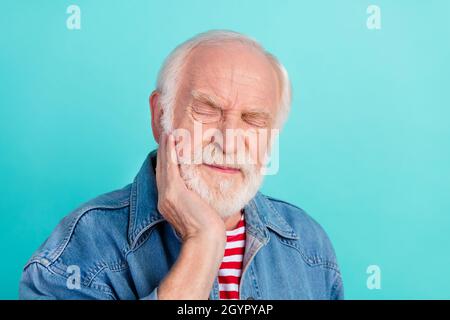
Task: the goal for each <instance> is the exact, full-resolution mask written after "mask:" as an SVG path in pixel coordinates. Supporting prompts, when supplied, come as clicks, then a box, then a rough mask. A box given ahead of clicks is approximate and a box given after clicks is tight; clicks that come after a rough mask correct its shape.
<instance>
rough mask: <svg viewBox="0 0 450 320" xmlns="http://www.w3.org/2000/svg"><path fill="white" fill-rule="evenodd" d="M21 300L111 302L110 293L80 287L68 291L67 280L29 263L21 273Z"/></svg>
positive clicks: (36, 264) (46, 268) (45, 268)
mask: <svg viewBox="0 0 450 320" xmlns="http://www.w3.org/2000/svg"><path fill="white" fill-rule="evenodd" d="M19 299H21V300H113V299H114V297H113V295H112V294H111V293H110V292H107V291H102V290H101V289H98V288H93V287H86V286H81V287H80V288H79V289H69V287H68V286H67V279H66V278H65V277H64V276H62V275H60V274H58V273H55V272H53V271H52V270H51V269H49V268H48V267H45V266H43V265H41V264H39V263H37V262H33V263H30V264H29V265H27V266H26V267H25V269H24V271H23V274H22V278H21V280H20V285H19Z"/></svg>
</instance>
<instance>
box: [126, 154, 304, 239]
mask: <svg viewBox="0 0 450 320" xmlns="http://www.w3.org/2000/svg"><path fill="white" fill-rule="evenodd" d="M156 154H157V150H153V151H152V152H150V153H149V154H148V156H147V158H146V159H145V161H144V163H143V165H142V167H141V169H140V170H139V172H138V174H137V176H136V177H135V179H134V181H133V183H132V186H131V193H130V220H129V224H128V241H129V243H130V246H131V248H134V247H135V246H136V244H137V243H138V241H139V238H140V236H141V235H143V234H144V232H145V231H147V230H149V229H150V228H151V227H153V226H154V225H155V224H157V223H159V222H162V221H164V220H165V219H164V217H163V216H162V215H161V213H160V212H159V211H158V205H157V204H158V190H157V188H156V175H155V169H154V166H155V165H156ZM244 212H245V220H246V228H247V232H249V233H252V234H253V236H255V237H256V238H258V239H259V240H260V241H262V242H267V241H268V237H269V233H268V228H269V229H271V230H273V231H274V232H276V233H278V234H279V235H280V236H283V237H285V238H289V239H298V236H297V234H296V233H295V232H294V230H293V229H292V227H291V226H290V225H289V224H288V222H286V220H285V219H284V218H283V217H282V216H281V215H280V213H279V212H278V211H277V210H276V209H275V207H274V206H273V205H272V203H271V201H270V200H269V199H267V198H266V197H265V196H264V195H263V194H261V193H260V192H258V193H257V194H256V195H255V196H254V197H253V198H252V199H251V200H250V201H249V203H248V204H247V205H246V206H245V207H244Z"/></svg>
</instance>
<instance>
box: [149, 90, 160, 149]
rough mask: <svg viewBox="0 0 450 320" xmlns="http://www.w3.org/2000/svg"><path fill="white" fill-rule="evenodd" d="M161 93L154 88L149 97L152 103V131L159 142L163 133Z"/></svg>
mask: <svg viewBox="0 0 450 320" xmlns="http://www.w3.org/2000/svg"><path fill="white" fill-rule="evenodd" d="M160 96H161V94H160V93H159V92H158V91H156V90H154V91H153V92H152V94H151V95H150V98H149V103H150V113H151V115H152V132H153V138H154V139H155V141H156V143H158V144H159V137H160V136H161V133H162V128H161V116H162V114H163V110H162V109H161V104H160V103H159V98H160Z"/></svg>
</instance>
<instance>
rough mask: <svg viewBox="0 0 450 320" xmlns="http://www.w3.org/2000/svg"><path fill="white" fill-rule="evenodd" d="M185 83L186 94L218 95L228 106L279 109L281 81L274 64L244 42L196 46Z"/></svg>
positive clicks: (183, 79) (188, 63)
mask: <svg viewBox="0 0 450 320" xmlns="http://www.w3.org/2000/svg"><path fill="white" fill-rule="evenodd" d="M182 83H183V84H182V88H183V89H184V90H183V89H182V90H183V91H184V94H185V95H190V94H191V92H192V91H201V92H204V93H206V94H210V95H214V96H215V97H217V98H218V99H219V100H221V103H223V104H225V105H226V107H227V108H240V107H259V108H261V107H264V108H265V109H267V111H269V112H271V113H275V112H276V111H277V109H276V108H277V102H278V97H279V83H278V77H277V74H276V71H275V69H274V66H273V65H272V63H271V62H270V61H269V59H268V58H267V57H266V56H265V55H264V54H263V53H262V52H260V51H258V50H256V49H254V48H250V47H248V46H245V45H243V44H239V43H236V44H235V43H228V44H223V45H209V46H201V47H198V48H196V49H195V50H194V51H193V52H192V53H191V54H190V56H189V57H188V60H187V62H186V65H185V68H184V73H183V78H182ZM180 89H181V88H180Z"/></svg>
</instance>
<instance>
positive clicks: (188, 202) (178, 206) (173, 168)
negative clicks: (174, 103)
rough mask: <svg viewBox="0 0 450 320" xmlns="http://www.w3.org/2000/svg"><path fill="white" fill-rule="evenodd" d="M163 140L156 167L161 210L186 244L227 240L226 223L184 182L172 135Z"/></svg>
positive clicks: (165, 136) (163, 137)
mask: <svg viewBox="0 0 450 320" xmlns="http://www.w3.org/2000/svg"><path fill="white" fill-rule="evenodd" d="M161 140H162V141H160V144H159V148H158V155H157V164H156V184H157V188H158V210H159V211H160V212H161V214H162V215H163V216H164V218H165V219H166V220H167V221H168V222H169V223H170V224H171V225H172V226H173V227H174V228H175V229H176V230H177V231H178V233H179V234H180V235H181V238H182V239H183V241H186V240H188V239H191V238H196V237H200V236H203V235H205V236H206V235H216V236H217V237H218V240H220V238H223V239H224V240H226V238H225V224H224V222H223V220H222V219H221V218H220V216H219V215H218V214H217V213H216V212H215V211H214V209H213V208H211V206H209V205H208V204H207V203H206V202H205V201H204V200H203V199H201V198H200V196H199V195H198V194H197V193H195V192H194V191H191V190H189V189H188V188H187V187H186V184H185V182H184V181H183V179H182V178H181V175H180V170H179V167H178V161H177V159H178V157H177V153H176V148H175V139H174V137H173V135H167V134H163V135H162V137H161ZM221 235H222V237H220V236H221Z"/></svg>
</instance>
